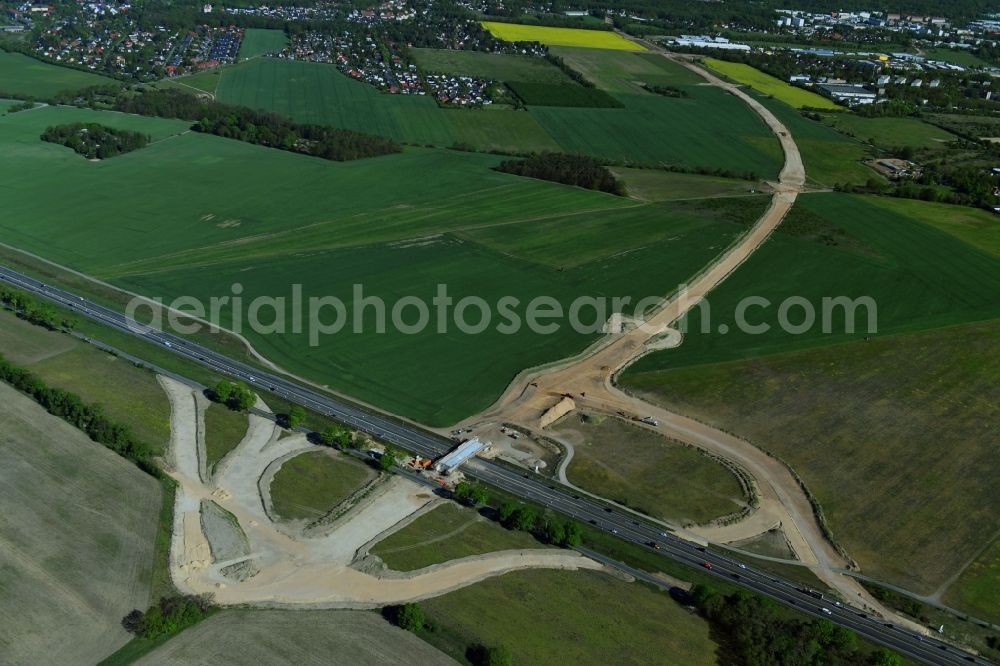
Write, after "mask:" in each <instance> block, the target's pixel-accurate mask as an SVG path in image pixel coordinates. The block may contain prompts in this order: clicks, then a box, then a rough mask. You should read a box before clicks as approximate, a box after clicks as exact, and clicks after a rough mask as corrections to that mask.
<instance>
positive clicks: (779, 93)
mask: <svg viewBox="0 0 1000 666" xmlns="http://www.w3.org/2000/svg"><path fill="white" fill-rule="evenodd" d="M704 62H705V64H706V65H708V66H709V67H710V68H711V69H713V70H715V71H716V72H718V73H719V74H722V75H723V76H725V77H726V78H728V79H732V80H733V81H736V82H737V83H742V84H743V85H748V86H750V87H751V88H753V89H754V90H756V91H757V92H761V93H764V94H765V95H770V96H772V97H774V98H775V99H777V100H779V101H782V102H784V103H785V104H788V105H789V106H794V107H795V108H797V109H805V108H812V109H832V110H839V109H843V107H841V106H839V105H837V104H836V103H834V102H833V101H832V100H830V99H827V98H826V97H823V96H822V95H818V94H816V93H814V92H810V91H808V90H803V89H802V88H796V87H795V86H793V85H791V84H789V83H785V82H784V81H782V80H781V79H776V78H775V77H773V76H771V75H770V74H765V73H764V72H762V71H760V70H759V69H755V68H753V67H751V66H750V65H744V64H743V63H739V62H727V61H725V60H716V59H715V58H705V60H704Z"/></svg>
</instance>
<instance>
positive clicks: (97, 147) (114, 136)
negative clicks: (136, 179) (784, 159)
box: [42, 123, 149, 160]
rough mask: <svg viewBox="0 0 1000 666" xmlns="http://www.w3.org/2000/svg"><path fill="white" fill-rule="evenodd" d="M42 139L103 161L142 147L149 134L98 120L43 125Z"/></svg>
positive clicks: (89, 157) (146, 141) (147, 141)
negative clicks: (49, 125) (104, 123)
mask: <svg viewBox="0 0 1000 666" xmlns="http://www.w3.org/2000/svg"><path fill="white" fill-rule="evenodd" d="M42 141H48V142H49V143H58V144H59V145H60V146H66V147H67V148H72V149H73V150H75V151H76V152H78V153H80V154H81V155H83V156H84V157H86V158H87V159H90V160H93V159H98V160H104V159H107V158H109V157H115V156H116V155H123V154H125V153H130V152H132V151H133V150H138V149H140V148H142V147H143V146H145V145H146V144H148V143H149V135H147V134H142V133H140V132H132V131H130V130H121V129H115V128H114V127H106V126H104V125H100V124H98V123H69V124H66V125H56V126H54V127H48V128H46V130H45V131H44V132H42Z"/></svg>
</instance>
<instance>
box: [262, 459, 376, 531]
mask: <svg viewBox="0 0 1000 666" xmlns="http://www.w3.org/2000/svg"><path fill="white" fill-rule="evenodd" d="M373 478H375V473H374V472H373V471H372V470H370V469H369V468H368V467H366V466H365V465H364V463H361V462H358V461H357V460H355V459H354V458H350V457H348V456H346V455H343V454H341V453H337V452H334V451H309V452H307V453H301V454H299V455H297V456H295V457H294V458H292V459H290V460H287V461H285V462H284V463H283V464H282V465H281V468H280V469H278V471H277V473H275V475H274V478H273V479H272V481H271V489H270V491H271V501H272V502H273V503H274V510H275V512H277V514H278V515H279V516H281V517H282V518H285V519H287V520H299V519H307V520H315V519H317V518H321V517H323V516H324V515H326V514H327V513H329V512H330V510H331V509H333V508H334V507H335V506H337V505H338V504H339V503H340V502H342V501H343V500H345V499H347V497H348V496H350V495H351V493H353V492H354V491H356V490H358V489H359V488H361V487H362V486H363V485H364V484H365V483H367V482H368V481H370V480H371V479H373Z"/></svg>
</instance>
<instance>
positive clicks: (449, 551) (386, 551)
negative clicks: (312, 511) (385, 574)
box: [371, 502, 547, 571]
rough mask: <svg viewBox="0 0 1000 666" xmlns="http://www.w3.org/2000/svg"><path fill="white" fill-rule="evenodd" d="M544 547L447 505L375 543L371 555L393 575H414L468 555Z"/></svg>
mask: <svg viewBox="0 0 1000 666" xmlns="http://www.w3.org/2000/svg"><path fill="white" fill-rule="evenodd" d="M546 547H547V546H545V545H543V544H541V543H539V542H538V541H537V540H536V539H535V538H534V537H533V536H531V535H530V534H528V533H527V532H518V531H516V530H507V529H504V528H503V527H501V526H500V525H498V524H496V523H494V522H493V521H490V520H487V519H485V518H483V517H482V516H480V515H479V514H478V513H477V512H476V511H475V510H473V509H467V508H464V507H461V506H459V505H457V504H455V503H454V502H449V503H447V504H442V505H440V506H438V507H437V508H435V509H433V510H431V511H430V512H428V513H425V514H424V515H422V516H420V517H419V518H417V519H416V520H414V521H413V522H412V523H410V524H409V525H407V526H406V527H404V528H402V529H401V530H399V531H397V532H393V533H392V534H390V535H389V536H388V537H386V538H385V539H383V540H381V541H379V542H378V543H377V544H375V547H374V548H372V549H371V553H372V555H377V556H378V557H379V558H381V559H382V561H383V562H385V565H386V566H387V567H389V568H390V569H393V570H394V571H414V570H416V569H422V568H424V567H429V566H431V565H432V564H439V563H441V562H447V561H448V560H455V559H458V558H460V557H468V556H470V555H481V554H483V553H491V552H494V551H498V550H514V549H518V550H520V549H524V548H546Z"/></svg>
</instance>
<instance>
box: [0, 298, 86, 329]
mask: <svg viewBox="0 0 1000 666" xmlns="http://www.w3.org/2000/svg"><path fill="white" fill-rule="evenodd" d="M0 303H3V304H4V305H6V306H7V307H9V308H11V309H12V310H14V312H15V313H16V314H17V316H18V317H20V318H21V319H24V320H25V321H27V322H29V323H31V324H34V325H36V326H41V327H43V328H47V329H49V330H50V331H54V330H56V329H60V328H61V329H64V330H67V331H69V330H72V329H73V328H74V327H75V326H76V320H74V319H70V318H69V317H66V316H62V315H60V314H59V313H58V312H56V309H55V306H53V305H52V304H51V303H48V302H46V301H40V300H38V299H37V298H35V297H34V296H32V295H31V294H26V293H25V292H23V291H19V290H17V289H10V288H9V287H0Z"/></svg>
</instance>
